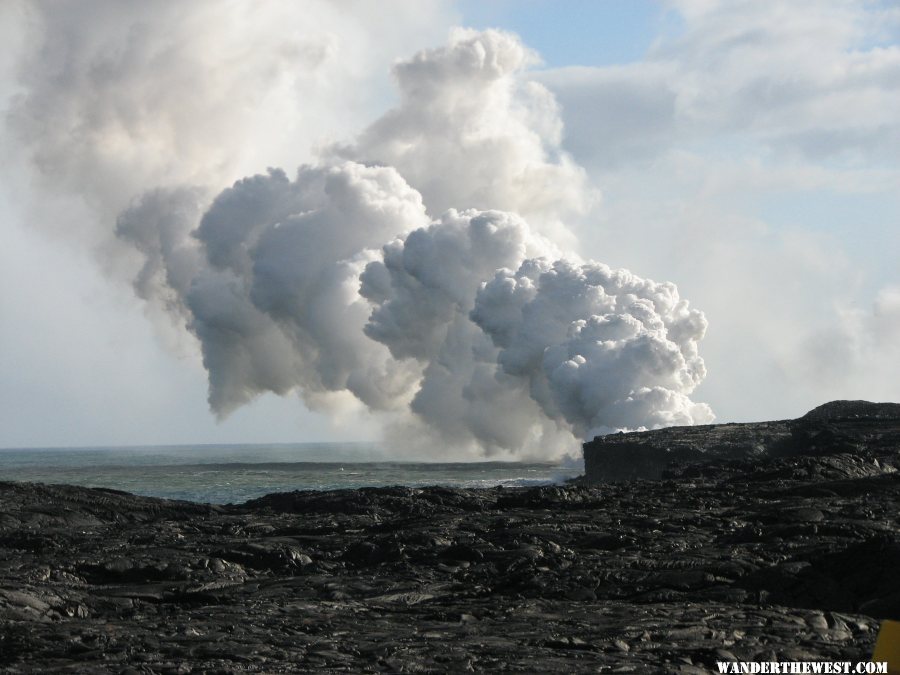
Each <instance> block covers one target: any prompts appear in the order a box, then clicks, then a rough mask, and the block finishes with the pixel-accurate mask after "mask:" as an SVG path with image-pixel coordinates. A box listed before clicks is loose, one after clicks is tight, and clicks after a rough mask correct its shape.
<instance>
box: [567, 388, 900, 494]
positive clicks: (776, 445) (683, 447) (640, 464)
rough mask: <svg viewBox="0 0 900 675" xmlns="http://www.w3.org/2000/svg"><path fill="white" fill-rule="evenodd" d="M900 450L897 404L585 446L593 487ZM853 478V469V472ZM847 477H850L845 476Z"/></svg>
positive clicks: (830, 408) (622, 436)
mask: <svg viewBox="0 0 900 675" xmlns="http://www.w3.org/2000/svg"><path fill="white" fill-rule="evenodd" d="M898 446H900V404H898V403H870V402H868V401H832V402H831V403H826V404H824V405H821V406H819V407H818V408H815V409H813V410H811V411H810V412H808V413H806V415H804V416H803V417H800V418H798V419H795V420H782V421H777V422H754V423H747V424H712V425H704V426H694V427H669V428H667V429H658V430H655V431H639V432H632V433H618V434H610V435H608V436H598V437H597V438H595V439H594V440H593V441H590V442H588V443H585V445H584V465H585V478H586V479H587V480H588V481H590V482H612V481H623V480H635V479H649V480H658V479H660V478H663V477H664V476H666V475H669V474H671V473H672V472H673V471H674V470H676V469H679V468H683V467H685V466H688V465H699V464H709V463H711V462H722V461H727V460H733V461H744V462H748V461H749V462H760V461H763V460H772V459H777V458H779V457H787V456H802V455H805V456H815V455H819V456H821V455H831V456H836V457H840V456H845V457H846V459H847V460H848V461H850V463H851V464H852V463H853V458H860V457H865V458H866V459H870V460H873V461H876V462H880V461H882V460H884V461H886V462H887V464H888V468H895V467H894V459H895V457H896V455H895V453H896V448H897V447H898ZM848 471H850V472H851V473H853V471H854V469H852V468H851V467H848ZM848 477H849V475H848Z"/></svg>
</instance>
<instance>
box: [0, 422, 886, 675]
mask: <svg viewBox="0 0 900 675" xmlns="http://www.w3.org/2000/svg"><path fill="white" fill-rule="evenodd" d="M828 419H833V416H831V417H829V418H828ZM892 419H893V418H891V417H890V416H888V417H887V418H885V419H884V427H885V430H884V431H883V432H882V433H881V436H880V437H878V438H876V439H874V440H873V441H872V445H871V446H864V447H855V449H853V450H852V451H848V450H847V448H846V447H843V446H840V447H843V450H842V451H840V452H830V453H826V452H822V451H821V450H822V449H823V443H819V445H818V446H816V447H818V448H819V450H817V451H809V452H807V453H806V454H797V453H790V454H786V455H783V456H772V455H770V454H769V453H763V456H762V457H759V458H746V457H745V458H739V459H716V458H714V457H713V458H710V459H709V461H706V462H704V463H701V464H688V465H683V466H682V465H673V466H671V467H669V469H668V471H669V473H670V474H671V475H669V476H668V477H667V478H665V479H663V480H656V481H634V482H623V483H611V484H604V485H570V486H566V487H540V488H529V489H508V488H507V489H500V488H497V489H485V490H456V489H444V488H428V489H409V488H384V489H364V490H355V491H337V492H295V493H287V494H277V495H270V496H267V497H264V498H262V499H259V500H255V501H253V502H249V503H247V504H244V505H240V506H228V507H211V506H204V505H196V504H188V503H179V502H170V501H163V500H156V499H148V498H141V497H134V496H130V495H126V494H124V493H118V492H112V491H103V490H89V489H81V488H72V487H64V486H40V485H29V484H15V483H0V671H4V672H16V673H18V672H38V671H50V672H54V671H65V672H85V673H96V672H114V673H184V672H191V671H203V672H248V671H249V672H286V671H300V672H310V671H324V672H371V671H381V672H464V671H471V670H474V671H477V672H486V671H520V672H529V673H533V672H596V671H597V670H598V669H600V668H610V669H621V670H624V671H629V670H630V671H635V672H649V673H653V672H685V673H699V672H707V671H708V669H710V668H714V667H715V665H714V663H715V661H717V660H729V659H735V658H736V659H742V660H824V659H827V660H846V661H857V660H865V659H867V658H868V657H869V656H870V655H871V650H872V647H873V644H874V640H875V636H876V634H877V630H878V626H879V620H880V619H883V618H888V617H890V618H895V619H896V618H900V576H898V575H897V573H896V570H898V569H900V540H898V514H900V508H898V507H900V479H898V474H897V473H896V472H895V471H894V468H895V466H896V465H897V463H898V453H900V450H898V446H897V445H896V444H894V445H893V446H891V445H890V443H893V441H890V438H893V437H892V436H890V434H892V433H894V432H893V431H890V429H891V428H893V427H891V425H892V424H893V421H892ZM866 424H868V422H866ZM870 430H871V428H870ZM793 432H794V428H792V431H791V433H792V434H793ZM797 433H798V434H800V433H805V432H799V431H798V432H797ZM820 433H821V432H820ZM834 433H835V434H837V432H834ZM841 433H843V431H842V432H841ZM873 433H875V432H873ZM816 438H819V435H816ZM841 438H843V437H841ZM854 438H855V437H854ZM839 440H840V439H839ZM844 440H846V439H844ZM804 442H805V441H804ZM840 442H841V443H843V441H842V440H841V441H840ZM854 442H856V441H854ZM839 445H840V444H839V443H838V441H834V440H833V439H832V440H830V441H829V442H828V448H831V449H834V448H838V447H839ZM873 448H874V449H873ZM873 455H877V457H873Z"/></svg>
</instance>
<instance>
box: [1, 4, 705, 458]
mask: <svg viewBox="0 0 900 675" xmlns="http://www.w3.org/2000/svg"><path fill="white" fill-rule="evenodd" d="M178 8H179V9H173V8H171V7H170V8H169V10H167V11H166V12H164V13H163V15H162V18H159V17H147V22H146V23H141V24H140V30H138V29H135V30H138V32H137V33H135V36H136V37H137V38H140V39H135V40H130V41H127V42H123V43H122V44H121V45H119V46H120V50H119V51H112V52H109V51H108V50H106V49H105V47H108V44H107V43H103V42H102V41H100V43H99V44H102V45H103V46H104V50H101V51H102V52H103V54H104V55H105V56H106V59H105V60H101V61H100V63H108V65H107V68H108V69H109V71H110V72H111V73H112V76H110V79H108V80H106V81H105V82H106V84H105V86H103V87H101V88H100V89H99V90H98V88H97V87H96V86H95V85H94V83H93V81H92V80H91V79H90V77H91V73H93V72H95V71H94V70H93V68H94V66H96V64H97V63H98V62H97V59H96V58H95V57H96V54H97V53H98V50H97V49H93V50H90V49H86V48H85V47H84V46H83V45H82V46H81V48H80V49H75V47H77V46H78V45H75V47H72V46H70V48H69V49H68V52H67V51H66V50H62V51H59V50H57V49H54V50H51V51H50V52H49V56H48V57H47V58H50V60H51V62H52V63H54V64H57V66H58V67H61V66H59V63H62V60H63V57H64V56H65V54H66V53H69V52H72V50H73V49H75V52H74V53H75V54H76V55H83V54H87V55H88V56H90V57H91V58H88V57H87V56H83V57H80V58H79V59H76V60H75V61H74V62H67V63H69V66H67V67H70V68H74V69H75V70H77V71H78V73H76V75H77V76H76V77H75V78H74V79H73V80H70V86H68V87H66V88H63V89H61V90H58V89H54V88H53V87H51V86H50V83H49V82H45V83H44V85H45V86H35V87H33V88H32V91H31V93H30V97H26V98H25V99H24V102H23V103H22V104H21V105H20V106H19V107H18V108H17V109H16V115H17V116H18V117H17V119H19V122H18V124H19V129H20V135H21V138H22V139H23V140H24V141H25V142H26V143H27V144H28V147H30V148H31V150H32V155H33V157H34V158H35V160H36V161H37V163H38V164H39V165H41V166H43V165H45V164H46V165H47V166H50V167H52V172H55V173H59V174H60V175H62V177H63V179H64V182H65V183H67V184H68V185H69V186H70V187H71V188H72V189H74V190H76V191H78V192H80V193H83V194H84V195H86V197H87V198H88V200H89V201H91V202H94V201H96V202H99V203H100V204H101V206H100V207H99V208H98V213H99V214H100V216H101V217H102V216H104V215H105V212H107V211H108V210H113V209H116V210H120V212H119V213H118V216H117V217H116V218H115V222H116V225H115V235H116V238H117V241H119V242H124V243H126V244H128V245H129V246H130V247H131V248H132V249H133V250H136V251H138V252H139V253H140V254H141V256H140V264H139V265H138V267H137V269H136V272H135V274H134V277H133V285H134V288H135V291H136V292H137V294H138V295H139V296H140V297H142V298H144V299H145V300H147V301H148V303H149V304H150V305H152V307H154V308H155V311H156V312H157V313H160V314H164V315H165V316H167V317H168V319H169V320H170V321H171V323H172V324H173V325H175V326H179V327H184V328H186V329H187V330H188V331H189V333H190V334H191V335H193V336H194V337H195V338H196V339H197V341H198V343H199V346H200V350H201V353H202V358H203V364H204V366H205V368H206V370H207V372H208V375H209V403H210V406H211V408H212V410H213V411H214V412H215V413H216V414H217V415H219V416H224V415H227V414H229V413H230V412H231V411H233V410H234V409H236V408H237V407H239V406H241V405H243V404H245V403H247V402H248V401H250V400H252V399H254V398H255V397H256V396H258V395H260V394H262V393H264V392H274V393H275V394H278V395H285V394H288V393H297V394H299V395H300V396H301V397H302V398H303V400H304V402H305V404H306V405H307V406H309V407H310V408H312V409H317V410H325V411H328V410H333V409H339V408H343V407H346V406H351V407H353V406H357V407H360V408H362V409H365V410H369V411H372V412H373V414H375V415H377V416H378V417H379V419H381V420H382V421H383V427H384V429H385V433H386V434H387V436H388V437H389V438H390V439H392V440H395V441H398V442H404V443H407V444H414V445H419V446H420V448H419V449H421V446H424V445H430V444H432V443H435V442H437V443H441V444H442V446H441V447H452V448H455V449H462V450H467V451H470V452H473V453H480V454H497V453H506V454H508V455H520V456H522V455H526V454H527V455H530V456H539V455H540V456H545V457H546V456H555V455H559V454H561V453H562V452H566V451H571V450H572V449H574V447H576V444H577V442H578V440H579V439H581V438H584V437H586V436H589V435H590V434H592V433H597V432H602V431H609V430H612V429H618V428H638V427H655V426H662V425H668V424H692V423H697V422H707V421H710V420H711V419H712V413H711V411H710V409H709V407H708V406H706V405H705V404H698V403H695V402H693V401H692V400H691V399H690V394H691V392H692V391H693V390H694V388H695V387H696V386H697V385H698V384H699V383H700V381H701V380H702V379H703V377H704V375H705V369H704V366H703V361H702V359H701V358H700V357H699V355H698V350H697V344H698V342H699V340H700V339H701V338H702V337H703V334H704V331H705V329H706V321H705V319H704V317H703V315H702V313H700V312H699V311H697V310H694V309H691V308H690V307H689V306H688V303H687V302H686V301H684V300H682V299H681V298H680V297H679V295H678V292H677V290H676V288H675V287H674V285H672V284H670V283H655V282H652V281H648V280H645V279H641V278H639V277H637V276H635V275H633V274H631V273H630V272H627V271H625V270H612V269H610V268H608V267H606V266H605V265H602V264H599V263H594V262H585V261H583V260H581V259H580V258H578V256H576V255H566V254H564V253H562V250H563V248H564V247H569V246H570V245H571V243H572V236H571V235H570V234H569V233H568V231H567V229H566V227H565V222H566V219H567V218H570V217H573V216H576V215H577V214H580V213H583V212H585V210H586V209H587V208H588V206H589V205H590V203H591V201H592V200H593V199H595V195H594V193H593V192H592V191H591V189H590V188H589V187H588V186H587V183H586V180H585V174H584V171H583V170H582V169H581V168H580V167H579V166H578V165H577V164H575V162H574V161H573V160H572V159H571V158H570V157H569V156H568V155H567V154H566V153H565V152H563V151H562V149H561V147H560V139H561V135H562V125H561V122H560V118H559V114H558V110H557V105H556V102H555V100H554V98H553V97H552V95H551V94H549V92H548V91H547V90H546V89H545V88H544V87H542V86H541V85H539V84H537V83H535V82H531V81H529V80H528V76H527V70H526V69H527V66H528V65H529V64H530V63H531V62H533V61H534V59H535V57H534V56H533V55H532V54H531V53H530V52H529V51H528V50H527V49H525V48H524V47H523V45H522V44H521V43H520V42H519V40H518V39H517V38H516V37H514V36H512V35H509V34H505V33H501V32H497V31H486V32H473V31H457V32H455V33H454V34H453V35H452V36H451V39H450V42H449V44H448V45H447V46H445V47H442V48H439V49H432V50H426V51H422V52H420V53H418V54H416V55H415V56H414V57H412V58H411V59H409V60H407V61H404V62H401V63H399V64H398V65H396V66H395V69H394V75H395V77H396V80H397V83H398V85H399V90H400V100H399V103H398V105H397V107H395V108H394V109H392V110H390V111H389V112H387V113H386V114H385V115H384V116H382V117H381V118H380V119H378V120H377V121H375V122H374V123H373V124H371V125H370V126H369V127H368V128H366V129H365V130H364V131H363V132H362V133H361V134H359V135H358V136H357V137H356V139H355V140H354V141H352V142H350V143H346V144H342V145H338V144H330V145H323V146H322V147H323V148H324V149H323V150H322V152H321V155H320V157H319V159H318V161H316V162H313V163H310V164H306V165H304V166H302V167H301V168H300V169H299V170H298V172H297V173H296V175H294V176H292V177H289V176H288V175H287V174H286V173H285V172H284V171H282V170H280V169H270V170H269V171H268V173H267V174H265V175H254V176H250V177H247V178H243V179H241V180H238V181H237V182H236V183H234V184H233V186H232V187H230V188H228V189H226V190H224V191H221V192H220V193H219V194H218V195H217V196H214V197H213V196H212V195H213V194H214V193H215V191H216V189H215V186H216V185H219V186H220V185H221V177H222V176H223V175H227V173H228V171H226V170H224V169H221V167H222V166H224V165H225V164H228V162H229V161H231V160H230V159H227V158H228V157H230V155H232V154H235V155H240V154H241V153H240V151H239V150H240V143H241V139H240V138H237V139H234V140H233V141H231V143H233V144H236V145H237V147H238V150H234V152H232V148H231V147H230V145H229V144H228V143H226V144H225V147H223V148H220V149H219V151H218V152H214V153H212V154H209V155H207V154H205V153H204V152H203V149H204V148H215V146H216V143H214V142H213V141H212V140H211V138H212V137H215V138H220V137H224V136H227V135H228V133H227V131H226V130H225V129H218V128H210V129H206V130H203V131H198V133H197V135H196V136H192V135H190V134H187V135H185V133H186V131H192V130H193V129H194V127H196V126H197V125H196V124H195V123H193V122H192V123H190V124H187V123H185V124H182V121H181V118H180V117H179V115H181V114H184V115H185V116H187V117H193V116H194V115H200V116H202V115H203V114H204V111H207V110H211V109H212V108H214V107H215V106H217V105H219V104H220V103H221V101H222V100H223V98H224V99H231V98H233V94H234V92H233V87H232V85H233V84H234V83H232V82H231V81H229V82H228V83H224V82H222V81H215V80H214V81H213V84H210V83H208V82H206V81H205V80H204V81H202V82H200V81H195V79H194V78H193V77H188V76H187V75H185V76H184V77H183V78H182V80H179V81H176V83H175V86H176V87H177V89H178V91H181V93H182V94H184V93H187V91H189V90H190V91H191V94H192V95H189V96H181V95H178V92H173V91H170V90H167V89H164V90H163V91H162V92H160V93H159V97H160V100H159V101H157V102H156V103H154V104H153V105H150V104H149V103H147V102H148V101H150V100H154V101H156V97H157V93H155V92H153V91H151V92H150V93H149V94H148V93H147V92H139V94H138V95H137V99H135V98H134V97H133V96H129V95H127V94H125V95H124V100H119V98H117V94H116V92H120V93H121V92H122V91H125V92H128V91H129V87H128V86H126V85H131V84H132V82H133V78H138V79H141V80H142V81H145V82H146V81H150V82H156V83H157V84H159V83H158V81H157V80H156V79H154V78H153V77H151V74H150V73H149V71H148V69H150V68H152V67H154V66H155V65H156V64H158V63H159V62H160V60H162V61H163V62H166V59H170V60H172V63H173V64H175V65H176V66H177V65H178V64H179V63H182V62H184V61H185V60H187V61H188V62H190V63H191V64H193V65H194V66H196V65H197V64H196V62H197V59H199V58H200V56H199V55H198V53H195V52H191V53H190V54H188V55H185V54H182V53H181V52H180V51H179V50H180V49H183V48H182V47H179V46H177V44H180V43H177V41H175V42H173V43H172V44H169V45H168V48H165V49H163V48H162V47H161V46H160V45H165V44H166V41H165V39H164V35H162V34H156V33H154V31H157V32H159V31H165V30H168V29H170V28H172V27H173V26H180V25H181V23H180V21H181V20H183V19H184V16H182V15H180V14H178V12H180V11H183V10H181V9H180V8H181V6H180V5H178ZM207 11H211V10H210V8H209V7H208V6H206V5H201V10H200V14H201V15H203V16H206V15H205V14H204V12H207ZM323 11H324V10H323ZM48 16H49V15H48ZM44 18H45V19H47V20H48V21H49V19H48V18H47V17H44ZM194 18H196V17H194ZM201 18H202V17H201ZM278 18H279V17H278V16H276V17H275V19H278ZM51 23H52V25H50V26H49V27H47V30H48V31H50V32H53V31H57V32H59V33H60V34H63V35H65V34H66V26H65V22H62V21H61V20H60V21H57V20H56V19H53V21H52V22H51ZM254 35H255V33H254ZM339 42H340V41H339V40H335V39H330V40H329V39H326V38H323V37H321V36H320V35H319V34H318V33H310V34H309V35H306V36H305V37H304V38H303V39H302V40H300V42H296V41H295V42H292V43H290V45H285V44H276V45H275V46H272V45H269V46H267V50H266V51H265V53H264V54H263V57H259V56H254V57H253V59H250V61H248V63H245V64H242V65H241V71H240V73H239V74H238V75H239V76H238V81H243V80H244V79H246V80H249V81H253V82H254V83H255V86H256V87H267V86H274V85H273V84H272V83H275V82H281V81H282V80H281V79H280V78H281V76H282V74H283V68H282V67H281V66H280V65H279V63H280V62H279V61H278V59H277V58H275V57H276V56H278V55H280V56H281V57H284V58H290V59H294V61H292V63H296V59H297V58H300V60H301V61H303V62H304V63H305V64H306V66H305V70H304V72H305V73H306V76H305V77H306V79H305V80H304V81H303V84H302V88H303V89H304V91H306V92H307V93H309V94H310V95H313V96H316V95H322V96H325V94H324V93H322V92H332V91H333V90H334V89H335V88H336V87H335V86H334V84H333V83H332V84H328V83H327V82H325V81H323V80H322V79H321V78H317V76H316V73H319V72H320V71H321V70H322V69H323V68H330V69H331V71H330V72H331V73H332V74H338V75H339V74H340V72H341V69H340V68H339V67H338V66H335V65H334V63H339V62H340V59H339V58H338V56H339V54H338V53H337V51H336V50H338V46H337V45H338V44H339ZM176 43H177V44H176ZM94 44H95V43H93V42H89V46H90V45H94ZM229 45H231V43H229ZM291 45H292V46H291ZM233 46H234V45H231V47H233ZM246 48H247V50H248V54H249V53H250V52H251V51H252V49H251V48H252V44H248V45H247V47H246ZM273 50H274V51H273ZM285 50H286V51H285ZM338 51H339V50H338ZM270 52H271V53H270ZM285 54H286V55H287V56H285ZM45 56H46V55H45ZM270 57H271V58H270ZM265 64H269V65H270V66H271V70H269V69H267V68H263V69H262V70H261V71H260V70H259V68H261V67H262V65H265ZM329 64H331V65H329ZM28 67H29V68H31V69H34V67H35V66H34V64H30V65H29V66H28ZM57 69H58V68H57ZM129 69H131V70H129ZM176 70H177V68H176ZM195 71H197V69H196V68H195V69H193V70H191V69H188V71H187V72H189V73H193V72H195ZM99 72H100V73H101V74H103V73H104V72H105V71H103V70H102V69H101V71H99ZM197 72H203V68H199V71H197ZM260 74H262V75H264V77H260ZM85 78H86V79H85ZM118 85H122V86H118ZM226 85H227V86H226ZM298 86H299V85H298ZM98 91H99V93H100V94H102V97H101V101H100V107H101V109H105V108H107V107H108V109H109V111H108V115H107V116H106V117H99V118H95V117H94V115H93V111H95V109H94V108H92V107H91V106H93V105H95V104H97V101H96V98H95V99H94V100H90V99H89V98H88V97H91V96H95V94H96V93H97V92H98ZM145 94H146V96H145ZM176 95H177V97H178V98H179V100H181V99H182V98H184V99H185V100H186V101H187V104H188V105H189V107H190V110H181V111H180V112H179V113H178V115H175V114H174V113H172V114H169V113H170V110H174V109H177V108H178V106H177V104H176V102H175V101H172V100H170V99H172V97H175V96H176ZM147 97H149V98H147ZM134 100H140V101H144V102H145V103H147V105H143V106H137V107H134V109H127V108H126V109H125V111H124V112H123V105H124V103H127V102H129V101H130V102H132V103H133V102H134ZM238 100H240V98H239V97H238ZM50 103H52V104H56V105H57V107H56V108H54V110H55V112H53V114H52V115H51V117H52V118H53V119H51V118H48V117H41V118H39V120H38V121H37V122H33V123H32V122H26V121H23V120H24V119H25V118H24V117H23V115H26V114H28V113H29V112H34V111H35V110H36V109H37V106H43V105H44V104H50ZM157 103H158V105H159V106H161V108H162V110H163V112H165V113H166V114H162V115H157V114H156V112H157V110H156V105H157ZM59 105H62V106H63V107H62V108H60V107H59ZM88 110H91V111H92V114H88V112H86V111H88ZM235 114H236V115H237V113H235ZM58 116H61V120H56V119H55V118H56V117H58ZM216 119H217V120H219V121H222V118H220V117H217V118H216ZM248 119H252V116H251V115H249V113H248V112H247V111H246V110H243V111H242V112H240V114H239V115H237V117H234V116H233V115H232V116H230V117H226V119H225V120H224V121H222V123H223V124H224V125H225V126H226V127H227V126H228V125H230V124H233V125H234V127H235V128H236V129H237V130H238V131H240V130H241V129H243V128H244V126H245V124H246V123H249V122H247V120H248ZM151 122H152V123H153V124H154V125H163V126H166V128H167V131H166V133H163V134H162V135H160V134H158V133H155V132H154V134H151V135H149V136H148V135H146V134H144V133H143V131H142V130H143V128H144V127H145V126H146V125H148V124H151ZM73 124H75V125H76V126H77V127H78V129H77V130H76V131H77V132H78V133H76V134H75V136H74V141H73V140H72V139H73V137H72V132H73V128H72V125H73ZM67 125H68V126H67ZM201 126H202V125H201ZM51 127H52V128H53V129H54V130H55V131H54V133H49V134H48V133H46V131H47V129H48V128H51ZM176 131H177V133H176ZM170 132H171V133H170ZM154 138H155V139H157V140H158V139H160V138H162V139H163V141H164V142H163V143H162V144H161V146H160V147H159V148H158V149H159V152H151V150H152V149H153V148H150V147H149V146H148V144H150V141H151V140H152V139H154ZM182 143H183V144H185V147H186V149H187V155H186V157H187V158H186V160H185V163H184V164H183V165H181V164H179V159H178V154H177V153H175V154H169V151H170V150H171V149H172V148H173V147H175V146H178V145H180V144H182ZM198 148H199V150H198ZM195 151H196V152H195ZM143 155H149V159H148V160H147V162H146V163H144V162H143V161H142V156H143ZM62 156H65V157H66V161H65V162H62V161H59V158H60V157H62ZM170 164H171V165H172V166H174V167H175V169H172V168H171V167H170ZM237 165H240V162H237V163H236V164H234V163H232V164H228V166H237ZM132 167H137V169H135V170H134V172H132V173H129V172H130V171H131V169H132ZM119 176H125V178H119ZM162 176H166V177H167V179H166V180H162V179H161V177H162ZM137 184H140V185H141V188H140V190H145V191H144V192H143V193H142V194H137V192H138V191H139V190H138V189H137V188H136V185H137ZM197 186H207V187H197ZM211 188H212V189H211ZM111 192H113V193H114V194H110V193H111ZM123 193H127V194H129V195H130V196H131V199H130V206H127V208H124V210H121V203H120V202H121V201H122V194H123ZM411 439H413V440H411Z"/></svg>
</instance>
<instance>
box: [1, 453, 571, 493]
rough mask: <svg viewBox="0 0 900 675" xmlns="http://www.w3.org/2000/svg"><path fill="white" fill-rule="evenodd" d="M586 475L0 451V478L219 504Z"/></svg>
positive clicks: (544, 465)
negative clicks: (272, 496)
mask: <svg viewBox="0 0 900 675" xmlns="http://www.w3.org/2000/svg"><path fill="white" fill-rule="evenodd" d="M579 473H581V471H580V467H574V466H570V465H563V464H557V463H549V462H485V461H481V462H412V461H409V462H407V461H386V460H385V454H384V452H383V451H381V450H380V449H379V448H378V447H377V446H375V445H370V444H357V443H350V444H348V443H305V444H290V445H200V446H144V447H108V448H28V449H0V480H12V481H32V482H39V483H66V484H69V485H82V486H86V487H104V488H112V489H115V490H124V491H126V492H132V493H134V494H138V495H145V496H150V497H164V498H166V499H186V500H189V501H194V502H208V503H212V504H228V503H235V504H236V503H240V502H244V501H246V500H248V499H254V498H256V497H261V496H262V495H265V494H269V493H270V492H288V491H291V490H333V489H339V488H359V487H379V486H387V485H406V486H409V487H421V486H425V485H444V486H451V487H492V486H496V485H504V486H521V485H545V484H551V483H558V482H560V481H562V480H564V479H566V478H571V477H574V476H576V475H578V474H579Z"/></svg>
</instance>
